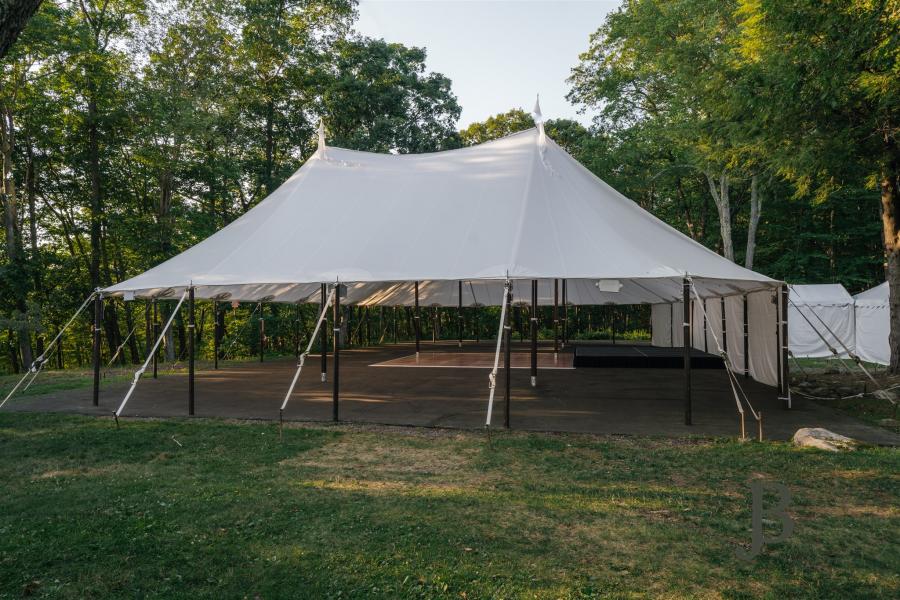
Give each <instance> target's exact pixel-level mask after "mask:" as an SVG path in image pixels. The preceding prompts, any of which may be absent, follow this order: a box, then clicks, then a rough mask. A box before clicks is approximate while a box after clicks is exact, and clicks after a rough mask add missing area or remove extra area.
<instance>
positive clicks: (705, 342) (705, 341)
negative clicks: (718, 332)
mask: <svg viewBox="0 0 900 600" xmlns="http://www.w3.org/2000/svg"><path fill="white" fill-rule="evenodd" d="M708 325H709V324H708V323H707V322H706V298H704V299H703V351H704V352H706V353H707V354H709V335H707V333H706V328H707V327H708Z"/></svg>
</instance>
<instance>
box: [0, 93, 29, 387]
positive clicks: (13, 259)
mask: <svg viewBox="0 0 900 600" xmlns="http://www.w3.org/2000/svg"><path fill="white" fill-rule="evenodd" d="M15 137H16V128H15V123H14V122H13V115H12V112H11V111H10V110H9V109H8V108H4V109H3V111H2V114H0V160H2V163H3V164H2V169H0V201H2V204H3V226H4V230H5V232H6V256H7V259H8V260H9V265H10V271H11V273H12V277H9V278H8V280H11V283H12V286H13V298H14V301H15V306H16V309H17V310H18V311H19V312H21V313H22V314H23V315H26V314H27V311H28V304H27V293H26V290H25V281H24V280H25V275H24V273H25V265H24V264H23V258H24V257H23V256H22V236H21V233H20V231H19V209H18V197H17V196H16V181H15V176H14V175H13V169H12V163H13V157H12V155H13V148H15ZM17 337H18V339H19V349H20V350H21V354H22V365H23V366H24V367H25V368H26V369H27V368H29V367H30V366H31V363H32V361H33V360H34V356H33V355H32V352H31V332H30V331H28V329H27V328H25V329H24V330H21V331H19V332H18V335H17ZM16 368H17V371H16V372H18V365H16Z"/></svg>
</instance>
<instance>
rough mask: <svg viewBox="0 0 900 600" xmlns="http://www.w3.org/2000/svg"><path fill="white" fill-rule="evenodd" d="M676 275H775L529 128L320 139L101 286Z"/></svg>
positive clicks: (632, 285) (153, 292) (722, 290)
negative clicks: (243, 203) (653, 208)
mask: <svg viewBox="0 0 900 600" xmlns="http://www.w3.org/2000/svg"><path fill="white" fill-rule="evenodd" d="M687 274H690V275H691V276H692V277H693V280H694V282H695V285H696V286H697V288H698V290H699V291H700V292H701V294H703V295H704V296H713V295H718V296H725V295H731V294H741V293H746V292H750V291H755V290H760V289H766V288H774V287H776V286H777V285H778V282H776V281H774V280H772V279H770V278H768V277H765V276H764V275H760V274H758V273H755V272H753V271H750V270H748V269H745V268H743V267H740V266H739V265H736V264H734V263H733V262H731V261H729V260H727V259H725V258H723V257H721V256H719V255H718V254H716V253H714V252H712V251H711V250H709V249H708V248H705V247H704V246H702V245H701V244H699V243H697V242H695V241H693V240H691V239H690V238H688V237H687V236H685V235H683V234H682V233H680V232H678V231H677V230H675V229H673V228H672V227H670V226H668V225H666V224H665V223H663V222H662V221H660V220H659V219H657V218H656V217H654V216H653V215H651V214H650V213H648V212H646V211H645V210H643V209H642V208H641V207H640V206H638V205H637V204H636V203H634V202H632V201H631V200H629V199H627V198H626V197H624V196H623V195H621V194H619V193H618V192H616V191H615V190H614V189H612V188H611V187H610V186H608V185H607V184H606V183H604V182H603V181H601V180H600V179H599V178H597V177H596V176H594V175H593V174H592V173H591V172H590V171H588V170H587V169H585V168H584V167H583V166H582V165H580V164H579V163H578V162H577V161H575V160H574V159H573V158H572V157H570V156H569V155H568V154H566V152H565V151H564V150H562V148H560V147H559V146H558V145H557V144H556V143H555V142H553V140H552V139H550V138H549V137H547V136H545V135H541V134H540V132H539V131H538V130H537V129H530V130H528V131H524V132H521V133H517V134H514V135H511V136H508V137H505V138H502V139H500V140H496V141H493V142H488V143H485V144H481V145H479V146H473V147H470V148H463V149H459V150H451V151H445V152H436V153H431V154H416V155H392V154H374V153H368V152H357V151H353V150H345V149H341V148H331V147H329V148H327V149H326V148H324V146H321V145H320V148H319V151H317V152H316V154H315V155H314V156H312V157H311V158H310V159H309V160H307V161H306V163H305V164H304V165H303V166H302V167H301V168H300V169H299V170H298V171H297V172H296V173H294V174H293V175H292V176H291V177H290V178H289V179H288V180H287V181H285V182H284V184H282V185H281V186H280V187H279V188H278V189H277V190H276V191H275V192H273V193H272V194H271V195H270V196H269V197H267V198H266V199H264V200H263V201H262V202H260V203H259V204H258V205H257V206H256V207H254V208H253V209H251V210H249V211H248V212H247V213H245V214H244V215H243V216H242V217H240V218H239V219H237V220H236V221H234V222H233V223H231V224H230V225H228V226H227V227H225V228H223V229H222V230H220V231H219V232H217V233H215V234H214V235H212V236H210V237H209V238H207V239H206V240H204V241H202V242H200V243H198V244H197V245H195V246H193V247H192V248H190V249H188V250H186V251H184V252H182V253H181V254H179V255H177V256H175V257H173V258H171V259H170V260H168V261H166V262H164V263H162V264H160V265H158V266H156V267H154V268H152V269H150V270H149V271H146V272H144V273H142V274H140V275H138V276H136V277H133V278H131V279H129V280H127V281H124V282H122V283H119V284H117V285H114V286H112V287H109V288H107V289H106V290H103V292H104V294H105V295H127V297H154V296H158V295H161V294H163V295H164V294H168V295H170V296H174V295H176V294H178V293H180V291H181V290H183V289H184V288H185V287H188V286H191V285H192V286H194V288H195V295H196V297H197V298H215V297H216V296H219V297H224V296H225V295H226V294H227V295H228V298H230V299H231V300H260V299H261V298H265V299H266V300H267V301H273V302H301V301H312V298H313V296H315V295H317V294H318V289H317V287H316V285H315V284H319V283H332V282H335V281H340V282H342V283H362V284H366V283H375V284H381V285H382V288H381V289H379V290H375V291H378V292H379V293H381V292H383V290H384V288H385V287H388V288H389V287H390V284H393V283H403V282H413V281H451V282H455V281H458V280H463V281H475V280H495V281H502V280H504V279H506V278H510V279H513V280H528V279H541V280H550V279H554V278H560V279H563V278H565V279H568V280H570V281H579V280H580V281H584V282H588V283H585V285H593V284H595V283H597V281H598V280H619V281H620V282H622V284H623V285H622V289H621V290H620V291H619V292H604V293H606V294H608V296H609V298H608V300H606V301H608V302H612V303H617V304H629V303H636V302H645V303H654V302H660V301H668V300H671V299H674V298H678V297H679V295H680V287H681V281H682V278H683V277H685V276H686V275H687ZM574 285H575V286H577V285H579V284H577V283H576V284H574ZM369 291H373V290H371V288H370V290H369ZM388 291H389V290H388ZM598 291H599V290H598ZM260 294H263V295H262V296H260ZM496 302H498V300H492V301H491V303H492V304H493V303H496Z"/></svg>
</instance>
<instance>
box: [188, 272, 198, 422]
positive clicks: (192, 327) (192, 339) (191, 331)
mask: <svg viewBox="0 0 900 600" xmlns="http://www.w3.org/2000/svg"><path fill="white" fill-rule="evenodd" d="M187 327H188V414H189V415H193V414H194V351H195V350H196V348H195V347H194V345H195V343H196V337H197V334H196V333H195V332H196V321H195V319H194V286H191V288H190V290H189V291H188V326H187Z"/></svg>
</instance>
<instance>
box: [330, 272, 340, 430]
mask: <svg viewBox="0 0 900 600" xmlns="http://www.w3.org/2000/svg"><path fill="white" fill-rule="evenodd" d="M333 306H334V310H333V315H332V320H333V324H334V327H333V331H332V334H333V335H332V337H333V338H334V374H333V375H332V379H333V380H334V388H333V391H332V393H331V420H332V421H337V420H338V394H339V392H338V390H339V388H338V380H339V377H340V360H341V287H340V284H335V290H334V304H333Z"/></svg>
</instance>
